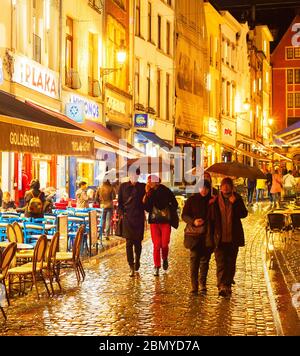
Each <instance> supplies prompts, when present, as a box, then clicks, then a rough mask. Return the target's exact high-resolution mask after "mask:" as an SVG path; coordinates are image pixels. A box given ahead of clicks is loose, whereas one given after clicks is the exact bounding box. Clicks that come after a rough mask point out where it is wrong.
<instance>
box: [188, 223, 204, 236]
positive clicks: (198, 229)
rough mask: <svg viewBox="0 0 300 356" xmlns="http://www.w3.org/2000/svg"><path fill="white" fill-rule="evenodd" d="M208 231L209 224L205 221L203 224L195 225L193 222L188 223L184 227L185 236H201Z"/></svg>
mask: <svg viewBox="0 0 300 356" xmlns="http://www.w3.org/2000/svg"><path fill="white" fill-rule="evenodd" d="M206 231H207V225H206V223H204V224H203V225H201V226H194V225H193V224H187V225H186V227H185V229H184V237H194V238H199V237H200V235H203V234H205V233H206Z"/></svg>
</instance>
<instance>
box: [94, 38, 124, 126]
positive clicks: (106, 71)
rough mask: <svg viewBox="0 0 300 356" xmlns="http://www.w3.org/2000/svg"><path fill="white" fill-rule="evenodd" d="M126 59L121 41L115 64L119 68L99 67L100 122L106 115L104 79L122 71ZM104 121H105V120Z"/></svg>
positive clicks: (122, 41)
mask: <svg viewBox="0 0 300 356" xmlns="http://www.w3.org/2000/svg"><path fill="white" fill-rule="evenodd" d="M126 59H127V52H126V48H125V45H124V40H121V44H120V46H119V49H118V52H117V63H118V65H119V67H117V68H104V67H100V76H101V81H102V86H101V88H102V90H101V93H102V102H103V104H102V120H103V119H104V118H105V113H106V95H105V88H106V81H105V77H106V76H107V75H109V74H111V73H114V72H117V71H118V70H122V68H123V65H124V63H125V62H126ZM105 121H106V120H105Z"/></svg>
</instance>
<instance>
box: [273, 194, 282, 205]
mask: <svg viewBox="0 0 300 356" xmlns="http://www.w3.org/2000/svg"><path fill="white" fill-rule="evenodd" d="M280 198H281V193H272V200H273V203H274V204H276V203H278V204H279V202H280Z"/></svg>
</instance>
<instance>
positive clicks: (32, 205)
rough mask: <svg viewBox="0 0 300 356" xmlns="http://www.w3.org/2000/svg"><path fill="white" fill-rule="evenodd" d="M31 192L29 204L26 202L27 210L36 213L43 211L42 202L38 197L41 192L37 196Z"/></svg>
mask: <svg viewBox="0 0 300 356" xmlns="http://www.w3.org/2000/svg"><path fill="white" fill-rule="evenodd" d="M31 194H32V198H31V199H30V201H29V204H28V211H29V212H30V213H32V214H36V215H38V214H42V213H43V203H42V201H41V199H40V195H41V193H40V194H39V195H38V196H37V197H35V196H34V195H33V193H31Z"/></svg>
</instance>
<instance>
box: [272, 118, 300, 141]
mask: <svg viewBox="0 0 300 356" xmlns="http://www.w3.org/2000/svg"><path fill="white" fill-rule="evenodd" d="M274 136H275V137H276V138H277V139H280V140H282V141H283V142H284V143H285V144H287V145H291V146H293V145H298V144H300V120H299V121H297V122H296V123H294V124H293V125H290V126H288V127H286V128H285V129H283V130H281V131H279V132H276V133H275V134H274Z"/></svg>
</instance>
